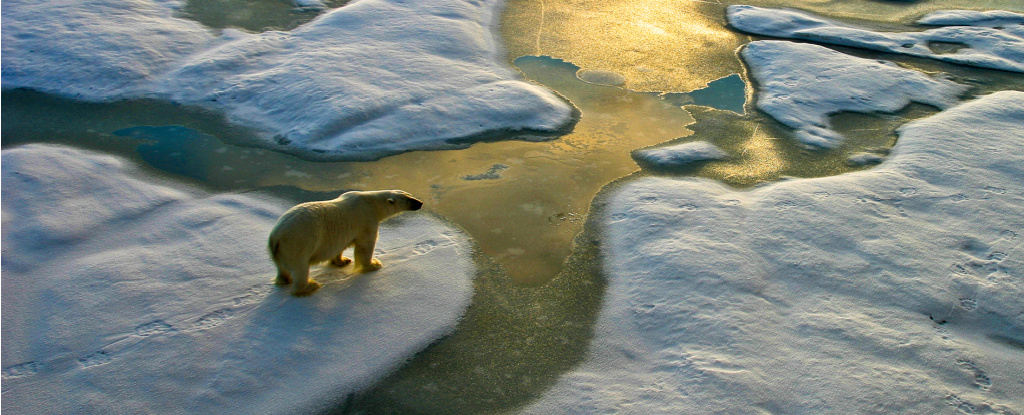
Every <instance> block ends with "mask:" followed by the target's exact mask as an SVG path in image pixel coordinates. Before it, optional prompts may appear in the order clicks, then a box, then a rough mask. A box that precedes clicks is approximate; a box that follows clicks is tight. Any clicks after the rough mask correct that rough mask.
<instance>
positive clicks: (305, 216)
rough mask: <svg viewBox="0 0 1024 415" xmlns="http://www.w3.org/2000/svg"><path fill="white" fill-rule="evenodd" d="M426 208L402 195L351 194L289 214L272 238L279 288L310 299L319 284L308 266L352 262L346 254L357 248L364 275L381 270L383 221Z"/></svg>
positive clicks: (385, 192)
mask: <svg viewBox="0 0 1024 415" xmlns="http://www.w3.org/2000/svg"><path fill="white" fill-rule="evenodd" d="M421 207H423V202H421V201H419V200H417V199H416V198H414V197H412V195H410V194H409V193H406V192H403V191H401V190H378V191H372V192H346V193H344V194H342V195H341V196H338V197H337V198H336V199H333V200H324V201H319V202H306V203H302V204H299V205H297V206H295V207H293V208H291V209H288V211H287V212H285V213H284V214H283V215H281V218H280V219H278V220H277V224H276V225H274V230H272V231H271V232H270V240H269V243H268V248H269V249H270V258H271V259H273V260H274V264H275V265H277V280H276V281H275V283H276V284H277V285H288V284H292V294H294V295H300V296H301V295H308V294H311V293H312V292H313V291H316V289H317V288H320V284H319V283H317V282H316V281H313V280H312V279H310V278H309V266H310V265H311V264H318V263H321V262H324V261H327V260H330V261H331V263H332V264H334V265H337V266H345V265H348V264H349V263H350V262H352V260H351V259H349V258H345V257H344V256H342V255H341V254H342V251H344V250H345V249H347V248H348V247H350V246H354V247H355V249H354V252H355V255H354V257H355V263H356V267H357V269H358V270H359V272H370V271H376V270H378V269H380V267H381V263H380V261H378V260H377V259H376V258H373V248H374V246H375V245H376V244H377V228H378V226H379V224H380V221H382V220H384V219H385V218H388V217H390V216H392V215H395V214H398V213H401V212H404V211H407V210H419V208H421Z"/></svg>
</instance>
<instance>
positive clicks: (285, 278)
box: [274, 267, 292, 285]
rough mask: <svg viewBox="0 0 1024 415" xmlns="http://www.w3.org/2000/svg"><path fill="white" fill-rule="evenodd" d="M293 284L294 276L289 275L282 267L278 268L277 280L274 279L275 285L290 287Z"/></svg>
mask: <svg viewBox="0 0 1024 415" xmlns="http://www.w3.org/2000/svg"><path fill="white" fill-rule="evenodd" d="M291 283H292V276H291V275H289V274H288V271H285V270H284V269H283V268H281V267H277V278H276V279H274V285H288V284H291Z"/></svg>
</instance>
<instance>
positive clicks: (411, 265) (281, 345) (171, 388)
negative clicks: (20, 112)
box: [2, 145, 476, 414]
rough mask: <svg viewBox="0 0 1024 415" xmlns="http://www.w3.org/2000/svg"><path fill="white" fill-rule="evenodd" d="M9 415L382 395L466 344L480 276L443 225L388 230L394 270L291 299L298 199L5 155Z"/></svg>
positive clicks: (242, 406)
mask: <svg viewBox="0 0 1024 415" xmlns="http://www.w3.org/2000/svg"><path fill="white" fill-rule="evenodd" d="M2 157H3V184H4V185H3V200H4V203H3V241H4V255H3V259H4V260H3V280H2V283H3V293H4V298H3V313H2V316H3V317H2V318H3V342H4V343H3V362H4V367H3V411H4V412H5V413H12V414H14V413H26V414H27V413H73V412H82V411H85V412H93V413H125V412H139V413H208V414H221V413H252V414H255V413H293V412H295V411H308V410H322V409H324V408H325V407H327V406H328V405H330V404H332V403H333V402H335V401H337V400H339V399H343V398H344V397H345V396H346V395H348V394H350V393H353V392H356V391H358V390H360V389H363V388H366V387H368V386H370V385H372V384H373V383H374V382H375V381H376V380H378V379H380V378H382V377H384V376H385V375H387V374H388V373H390V372H392V371H394V370H396V369H397V368H399V367H400V366H402V365H403V364H404V363H405V362H406V361H407V359H409V358H411V357H412V356H413V355H415V354H416V353H418V352H420V351H422V350H423V349H424V348H426V347H427V346H428V345H429V344H431V343H432V342H434V341H436V340H437V339H438V338H441V337H443V336H445V335H448V334H450V333H451V332H452V331H453V330H454V329H455V326H456V324H457V322H458V320H459V318H460V316H462V314H463V313H464V312H465V310H466V308H467V307H468V305H469V302H470V298H471V297H472V294H473V283H472V279H473V278H474V275H475V272H476V268H475V266H474V264H473V261H472V259H471V257H470V251H471V249H472V248H471V246H470V242H469V240H468V237H467V236H466V235H465V234H463V233H462V232H461V231H459V230H457V229H454V228H452V227H450V226H449V225H447V224H446V223H445V222H443V221H442V220H439V219H437V218H435V217H432V216H430V215H427V214H405V215H401V216H398V217H396V218H394V219H393V220H391V221H388V222H385V223H384V225H383V226H382V228H381V239H380V242H379V243H378V247H377V249H378V254H377V255H378V257H379V258H380V259H381V261H382V262H384V264H385V267H384V268H383V269H381V270H380V271H378V272H375V273H372V274H364V275H349V273H350V269H348V268H342V269H338V268H334V267H330V266H324V267H315V268H314V269H313V275H315V276H316V278H317V279H318V280H319V281H320V282H321V283H322V284H324V287H323V288H321V289H320V290H319V291H318V292H317V294H316V295H314V296H310V297H305V298H295V297H292V296H291V295H289V294H288V293H287V290H286V289H281V288H275V287H274V286H273V285H272V281H273V279H274V272H275V270H274V269H273V265H272V264H271V262H270V261H269V259H267V253H266V238H267V235H268V233H269V231H270V228H271V227H272V226H273V224H274V221H275V220H276V219H277V216H278V215H279V214H281V213H282V212H283V211H284V210H285V209H286V208H287V206H286V205H285V204H283V203H282V202H281V201H278V200H274V199H269V198H261V197H257V196H249V195H239V194H217V195H211V194H206V193H203V192H197V191H191V190H183V189H182V188H179V187H175V186H172V185H168V184H166V183H161V182H160V181H159V180H157V179H156V178H154V177H150V176H147V175H146V174H144V173H141V172H140V171H139V170H138V169H137V168H135V167H134V166H132V165H130V164H129V163H127V162H125V161H124V160H122V159H119V158H115V157H111V156H106V155H100V154H97V153H91V152H85V151H81V150H74V149H70V148H66V147H57V146H49V145H28V146H23V147H19V148H16V149H11V150H4V151H3V155H2Z"/></svg>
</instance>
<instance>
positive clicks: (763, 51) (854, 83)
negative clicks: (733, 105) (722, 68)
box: [740, 40, 967, 148]
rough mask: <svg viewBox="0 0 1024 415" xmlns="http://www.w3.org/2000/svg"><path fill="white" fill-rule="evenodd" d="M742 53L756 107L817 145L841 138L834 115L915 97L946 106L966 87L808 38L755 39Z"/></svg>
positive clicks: (893, 107)
mask: <svg viewBox="0 0 1024 415" xmlns="http://www.w3.org/2000/svg"><path fill="white" fill-rule="evenodd" d="M740 56H741V57H742V58H743V60H744V61H745V62H746V63H747V65H748V66H749V67H750V73H751V76H752V77H753V78H754V79H756V80H757V83H758V86H759V88H758V91H757V107H758V108H760V109H761V110H762V111H764V112H766V113H768V115H771V116H772V117H773V118H775V119H776V120H778V121H779V122H781V123H783V124H785V125H787V126H789V127H792V128H794V129H796V138H797V139H798V140H800V141H801V142H803V143H805V144H808V145H812V146H816V147H823V148H833V147H836V146H838V145H840V144H841V143H842V141H843V137H842V136H841V135H840V134H839V133H837V132H835V131H834V130H832V129H831V126H830V124H829V120H828V117H829V116H830V115H833V114H836V113H839V112H843V111H851V112H862V113H868V112H875V111H878V112H896V111H899V110H900V109H902V108H904V107H906V106H907V105H909V104H910V103H911V102H912V101H913V102H919V103H924V104H929V105H932V106H935V107H938V108H947V107H949V106H951V105H954V104H956V103H957V102H958V100H957V98H958V96H960V95H961V94H963V93H964V92H966V91H967V87H966V86H964V85H960V84H957V83H955V82H952V81H950V80H948V79H944V78H943V77H941V76H928V75H925V74H924V73H921V72H918V71H914V70H910V69H904V68H901V67H899V66H897V65H896V64H894V63H891V62H887V61H880V60H872V59H863V58H858V57H855V56H850V55H847V54H844V53H840V52H836V51H834V50H832V49H829V48H826V47H823V46H818V45H811V44H806V43H796V42H788V41H780V40H762V41H756V42H751V43H749V44H747V46H745V47H744V48H743V50H742V51H741V52H740Z"/></svg>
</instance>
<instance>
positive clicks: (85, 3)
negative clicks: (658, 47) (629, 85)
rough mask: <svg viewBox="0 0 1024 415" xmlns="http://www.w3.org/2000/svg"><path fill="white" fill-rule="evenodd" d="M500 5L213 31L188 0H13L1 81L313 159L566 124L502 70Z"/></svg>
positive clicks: (359, 5) (462, 3)
mask: <svg viewBox="0 0 1024 415" xmlns="http://www.w3.org/2000/svg"><path fill="white" fill-rule="evenodd" d="M498 4H499V1H498V0H490V1H482V2H477V1H472V0H444V1H426V0H422V1H413V2H405V1H400V0H361V1H358V2H353V3H351V4H349V5H347V6H345V7H341V8H338V9H333V10H330V11H327V12H325V13H324V14H323V15H321V16H320V17H318V18H317V19H314V20H313V21H311V22H309V23H307V24H305V25H303V26H300V27H299V28H296V29H294V30H292V31H289V32H279V31H269V32H264V33H244V32H241V31H238V30H233V29H229V30H224V31H223V32H222V33H221V34H219V35H215V34H214V33H213V32H212V31H210V30H207V29H204V28H203V27H201V26H200V25H199V24H197V23H194V22H192V21H188V20H184V19H179V18H176V17H174V9H175V8H176V7H179V6H180V3H179V2H176V1H165V2H159V1H147V0H69V1H64V0H47V1H37V2H28V1H20V0H15V1H12V2H6V3H4V7H3V22H4V28H3V29H4V30H3V42H2V44H3V86H4V87H5V88H15V87H26V88H33V89H39V90H42V91H47V92H52V93H58V94H64V95H71V96H76V97H79V98H82V99H87V100H98V101H103V100H113V99H119V98H138V97H156V98H166V99H171V100H173V101H175V102H178V103H184V104H196V105H202V106H205V107H208V108H213V109H216V110H220V111H224V112H226V113H227V114H228V116H229V117H231V118H232V119H233V120H234V121H236V122H237V123H239V124H243V125H246V126H250V127H254V128H257V129H259V130H261V131H264V132H265V134H263V135H262V136H261V137H260V139H261V140H262V144H263V145H264V146H266V147H270V148H274V149H279V150H283V151H288V152H293V153H299V154H302V155H304V156H307V157H314V158H332V159H370V158H376V157H381V156H384V155H388V154H393V153H397V152H402V151H407V150H423V149H438V148H454V147H459V146H465V145H467V143H466V142H460V143H457V144H455V143H452V142H451V141H452V140H459V139H475V138H478V137H481V136H484V135H486V134H493V133H496V132H509V131H512V132H515V131H522V132H526V133H537V132H539V133H554V132H557V131H560V130H561V129H563V128H566V127H567V126H568V125H570V124H571V123H572V121H573V117H574V114H573V108H572V107H571V106H570V105H569V104H568V103H567V102H566V101H564V100H563V99H561V98H560V97H557V96H556V95H554V94H553V93H551V92H550V91H548V90H546V89H544V88H542V87H540V86H537V85H534V84H531V83H528V82H523V81H519V80H517V76H516V75H515V74H514V73H513V72H512V71H511V70H509V69H508V68H506V67H504V66H503V65H501V64H499V63H498V62H499V60H500V59H501V57H500V53H499V50H498V46H497V44H496V42H495V39H494V35H493V33H492V29H493V28H492V25H493V24H494V22H495V17H496V16H495V15H494V11H495V10H496V8H497V6H498Z"/></svg>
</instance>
